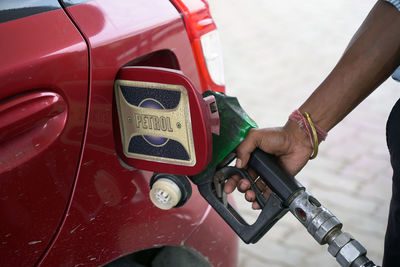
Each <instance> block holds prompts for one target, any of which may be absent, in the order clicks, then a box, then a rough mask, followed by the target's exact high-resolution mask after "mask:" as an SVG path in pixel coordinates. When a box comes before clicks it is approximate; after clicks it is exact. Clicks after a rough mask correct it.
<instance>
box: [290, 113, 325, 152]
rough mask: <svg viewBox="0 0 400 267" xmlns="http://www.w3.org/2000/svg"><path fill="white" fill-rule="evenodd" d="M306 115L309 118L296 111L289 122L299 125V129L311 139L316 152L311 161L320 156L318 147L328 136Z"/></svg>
mask: <svg viewBox="0 0 400 267" xmlns="http://www.w3.org/2000/svg"><path fill="white" fill-rule="evenodd" d="M306 115H307V117H308V118H307V117H306V116H304V115H303V114H301V112H300V111H299V110H298V109H296V110H295V111H293V112H292V114H290V116H289V120H291V121H293V122H295V123H297V125H299V127H300V128H302V129H303V130H304V131H305V132H306V134H307V135H308V137H309V138H310V143H311V146H312V148H313V150H314V152H313V154H312V155H311V157H310V159H313V158H315V157H316V156H317V154H318V145H319V144H320V143H321V142H322V141H324V140H325V139H326V137H327V135H328V134H327V133H326V132H325V131H324V130H322V129H321V127H319V126H318V125H316V124H315V123H313V122H312V120H311V118H310V116H309V115H308V113H306ZM315 139H317V140H315Z"/></svg>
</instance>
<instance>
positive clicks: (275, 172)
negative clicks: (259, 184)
mask: <svg viewBox="0 0 400 267" xmlns="http://www.w3.org/2000/svg"><path fill="white" fill-rule="evenodd" d="M248 165H249V166H250V167H251V168H252V169H253V170H254V171H255V172H256V173H257V174H258V175H260V177H261V178H262V179H263V181H264V182H265V183H266V184H267V185H268V187H269V188H270V189H271V190H272V191H273V192H274V193H275V194H277V195H278V196H279V197H280V198H281V199H282V200H283V201H284V205H285V206H288V204H289V203H288V202H290V200H291V199H292V196H293V195H294V194H295V193H296V192H298V191H299V190H304V187H303V186H302V185H301V184H300V183H299V182H298V181H297V180H296V179H295V178H294V177H293V176H292V175H290V174H288V173H287V172H286V171H285V170H284V169H283V168H282V167H281V166H280V164H279V162H278V159H277V158H276V157H275V156H273V155H271V154H268V153H266V152H264V151H262V150H260V149H258V148H257V149H256V150H254V151H253V153H252V154H251V156H250V160H249V163H248Z"/></svg>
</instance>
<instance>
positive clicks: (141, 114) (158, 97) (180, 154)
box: [115, 80, 196, 166]
mask: <svg viewBox="0 0 400 267" xmlns="http://www.w3.org/2000/svg"><path fill="white" fill-rule="evenodd" d="M115 97H116V103H117V110H118V119H119V125H120V131H121V141H122V146H123V153H124V155H125V156H126V157H128V158H134V159H142V160H149V161H153V162H154V161H155V162H162V163H172V164H175V165H183V166H193V165H194V164H195V163H196V154H195V148H194V142H193V132H192V122H191V116H190V107H189V98H188V93H187V91H186V88H185V87H184V86H182V85H173V84H164V83H154V82H142V81H129V80H116V82H115Z"/></svg>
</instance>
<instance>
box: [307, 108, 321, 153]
mask: <svg viewBox="0 0 400 267" xmlns="http://www.w3.org/2000/svg"><path fill="white" fill-rule="evenodd" d="M304 116H305V117H306V119H307V121H308V124H309V125H310V127H311V132H312V135H313V141H314V151H313V153H312V155H311V156H310V159H315V158H316V157H317V155H318V135H317V130H315V126H314V123H313V122H312V120H311V117H310V114H308V113H307V112H304Z"/></svg>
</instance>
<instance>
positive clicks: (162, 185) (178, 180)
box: [150, 173, 192, 210]
mask: <svg viewBox="0 0 400 267" xmlns="http://www.w3.org/2000/svg"><path fill="white" fill-rule="evenodd" d="M191 195H192V186H191V184H190V182H189V181H188V179H187V178H186V176H183V175H173V174H166V173H154V175H153V177H151V180H150V199H151V202H153V204H154V205H155V206H156V207H158V208H160V209H163V210H169V209H172V208H177V207H181V206H183V205H184V204H185V203H186V202H187V201H188V200H189V198H190V196H191Z"/></svg>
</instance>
